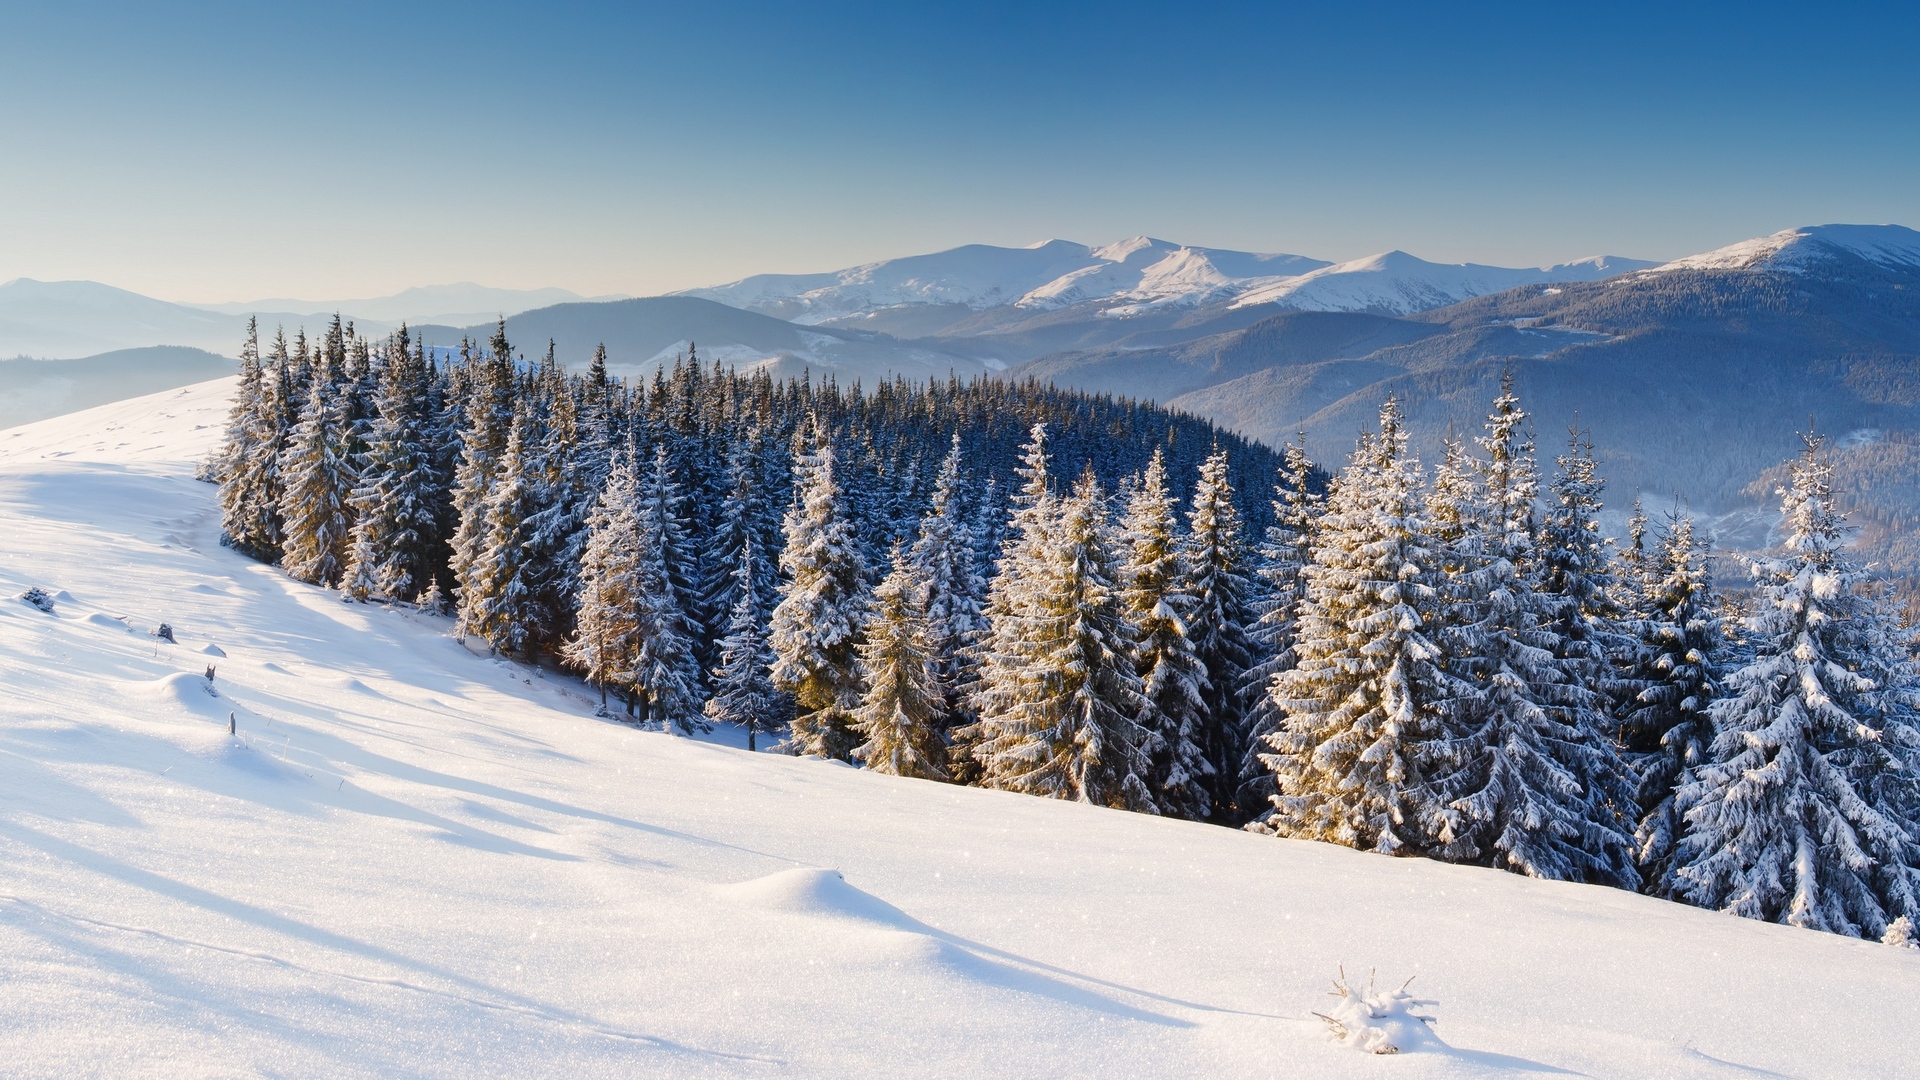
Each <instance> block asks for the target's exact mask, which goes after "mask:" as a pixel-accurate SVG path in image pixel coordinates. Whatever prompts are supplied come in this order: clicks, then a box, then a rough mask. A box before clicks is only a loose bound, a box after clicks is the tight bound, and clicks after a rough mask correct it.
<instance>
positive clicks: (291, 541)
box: [279, 365, 355, 585]
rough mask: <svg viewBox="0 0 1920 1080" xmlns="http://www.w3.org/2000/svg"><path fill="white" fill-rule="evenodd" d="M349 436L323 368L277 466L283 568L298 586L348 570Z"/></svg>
mask: <svg viewBox="0 0 1920 1080" xmlns="http://www.w3.org/2000/svg"><path fill="white" fill-rule="evenodd" d="M349 434H350V433H349V431H348V422H347V414H346V403H345V400H344V398H343V397H341V396H340V395H338V394H337V393H335V386H334V383H333V380H332V379H330V378H328V377H327V376H326V368H325V366H324V365H322V367H321V369H320V371H319V372H317V373H316V375H315V377H314V378H313V380H312V382H311V385H310V387H309V389H308V391H307V403H306V404H305V405H304V406H302V407H301V410H300V422H299V424H298V425H296V426H295V427H294V429H293V435H292V437H291V438H290V439H289V440H288V442H287V446H286V449H285V450H284V451H283V452H282V453H281V459H280V462H279V471H280V473H281V475H282V476H283V477H284V478H285V483H286V487H285V488H284V489H283V490H282V491H281V493H280V518H281V521H282V523H283V535H282V538H281V541H280V550H281V563H282V565H283V566H284V567H285V568H286V571H287V573H288V574H289V575H291V576H293V577H295V578H298V579H300V580H301V581H308V582H312V583H314V584H316V585H332V584H334V583H336V582H338V581H339V580H340V575H341V572H342V571H343V570H344V569H345V566H346V556H347V533H348V530H349V529H351V528H352V519H351V518H350V517H349V512H348V505H347V503H348V499H349V497H350V496H351V494H352V492H353V487H354V479H355V478H354V471H353V465H352V462H350V461H349V460H348V457H347V454H348V446H347V443H348V439H349Z"/></svg>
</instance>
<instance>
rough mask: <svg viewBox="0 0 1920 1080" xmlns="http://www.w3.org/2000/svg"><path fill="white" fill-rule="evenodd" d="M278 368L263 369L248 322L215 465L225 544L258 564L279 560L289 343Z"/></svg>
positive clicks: (254, 326) (282, 347)
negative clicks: (282, 397) (282, 389)
mask: <svg viewBox="0 0 1920 1080" xmlns="http://www.w3.org/2000/svg"><path fill="white" fill-rule="evenodd" d="M277 360H278V363H276V364H275V365H274V366H273V367H271V368H268V367H263V366H262V364H261V360H260V333H259V326H258V323H257V321H256V320H254V319H248V320H247V337H246V341H245V342H244V343H243V344H242V345H241V347H240V386H239V388H238V389H237V390H236V391H235V392H234V398H233V408H232V410H231V411H230V412H229V413H228V417H227V438H226V442H225V443H224V444H223V445H222V447H221V448H220V451H219V454H218V456H217V458H216V461H215V463H214V464H215V469H214V475H215V479H216V480H218V481H219V483H220V532H221V542H222V543H225V544H227V545H228V546H230V547H232V548H234V549H235V550H237V551H240V552H242V553H243V554H246V555H248V556H251V557H253V558H256V559H262V560H268V561H271V560H273V559H277V558H279V557H280V540H281V533H280V510H279V507H278V505H277V501H278V491H277V490H276V487H277V484H276V480H277V472H276V470H277V469H278V466H279V461H278V459H279V455H280V451H281V449H282V447H283V446H284V441H285V437H286V432H285V431H284V430H282V429H281V425H280V424H279V423H278V421H279V419H280V417H279V415H277V414H278V413H279V412H280V410H279V408H278V407H277V406H278V403H277V402H276V401H275V400H274V398H275V395H276V390H277V389H278V388H277V386H276V385H275V383H276V381H277V380H278V379H280V378H282V377H283V375H284V372H283V370H282V366H283V365H284V363H285V360H286V338H285V337H284V335H283V336H282V337H281V338H280V340H279V356H278V358H277Z"/></svg>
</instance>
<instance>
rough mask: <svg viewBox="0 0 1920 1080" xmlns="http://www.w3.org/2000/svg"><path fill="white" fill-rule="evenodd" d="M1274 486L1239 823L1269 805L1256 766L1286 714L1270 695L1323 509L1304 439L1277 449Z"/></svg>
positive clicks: (1244, 697)
mask: <svg viewBox="0 0 1920 1080" xmlns="http://www.w3.org/2000/svg"><path fill="white" fill-rule="evenodd" d="M1281 454H1282V459H1281V460H1282V464H1281V467H1280V472H1279V482H1278V483H1277V484H1276V485H1275V486H1274V499H1273V524H1272V525H1270V526H1268V527H1267V535H1266V537H1265V539H1264V540H1263V541H1262V543H1261V545H1260V558H1259V562H1258V567H1257V572H1258V573H1259V575H1260V578H1261V581H1262V585H1263V587H1262V588H1261V589H1258V590H1256V596H1257V599H1256V601H1255V602H1254V604H1253V612H1254V615H1255V618H1254V622H1253V626H1252V627H1251V628H1250V629H1249V630H1248V631H1247V637H1248V639H1249V640H1250V641H1251V642H1252V643H1253V647H1254V655H1255V657H1256V660H1255V663H1254V664H1253V666H1252V667H1249V668H1248V669H1247V673H1246V675H1245V676H1244V677H1242V679H1241V682H1240V700H1241V701H1242V702H1243V703H1244V705H1245V707H1246V719H1245V720H1244V721H1243V726H1244V727H1245V729H1246V744H1247V746H1246V750H1245V752H1244V753H1243V754H1242V755H1241V759H1240V775H1239V780H1240V787H1239V790H1238V792H1237V794H1236V795H1235V797H1234V803H1235V807H1236V809H1238V810H1239V812H1240V815H1241V816H1242V817H1254V816H1265V814H1266V812H1267V811H1269V810H1270V809H1271V808H1272V805H1273V797H1274V796H1275V795H1277V794H1279V793H1280V789H1279V788H1278V787H1276V786H1275V785H1274V782H1273V770H1272V769H1269V768H1268V767H1267V763H1266V762H1265V761H1263V760H1261V755H1262V754H1265V753H1266V752H1267V751H1268V750H1269V749H1270V746H1269V744H1268V742H1269V741H1268V737H1269V736H1271V735H1273V734H1274V733H1275V732H1278V731H1279V730H1280V726H1281V724H1282V723H1284V722H1285V720H1286V714H1285V713H1283V712H1282V711H1281V710H1280V707H1279V704H1278V703H1277V702H1276V700H1275V699H1274V696H1273V694H1272V693H1271V691H1272V689H1273V685H1274V680H1275V679H1277V678H1279V676H1280V673H1281V672H1283V671H1288V670H1291V669H1292V668H1293V666H1294V663H1295V661H1296V659H1297V656H1296V654H1295V652H1294V647H1293V644H1294V632H1295V627H1296V618H1297V614H1298V609H1299V605H1300V598H1301V595H1302V593H1303V592H1304V589H1305V585H1306V582H1305V578H1304V577H1303V576H1302V572H1303V571H1304V570H1305V569H1306V566H1307V563H1308V561H1309V560H1310V559H1311V558H1312V557H1313V535H1314V527H1315V522H1316V521H1317V519H1318V518H1319V515H1320V508H1321V504H1322V502H1323V500H1322V498H1321V496H1320V495H1319V494H1316V493H1315V492H1314V491H1313V489H1312V483H1313V479H1314V465H1313V462H1312V460H1311V459H1309V458H1308V457H1307V437H1306V434H1305V433H1304V432H1302V433H1301V434H1300V435H1299V437H1298V438H1297V439H1296V441H1294V442H1292V443H1289V444H1287V445H1286V446H1284V447H1282V448H1281Z"/></svg>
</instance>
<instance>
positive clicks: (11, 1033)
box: [0, 382, 1920, 1077]
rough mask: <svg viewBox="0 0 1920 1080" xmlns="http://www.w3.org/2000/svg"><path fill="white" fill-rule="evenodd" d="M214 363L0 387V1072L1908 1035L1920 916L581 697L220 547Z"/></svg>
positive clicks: (1598, 1044)
mask: <svg viewBox="0 0 1920 1080" xmlns="http://www.w3.org/2000/svg"><path fill="white" fill-rule="evenodd" d="M230 387H231V384H230V383H228V382H220V383H210V384H206V385H204V386H200V387H194V388H190V389H187V390H183V391H175V392H170V393H167V394H163V395H158V396H155V397H151V398H145V399H141V400H137V401H130V402H124V403H121V404H117V405H111V406H107V407H104V408H101V409H96V410H93V411H91V412H88V413H82V414H77V415H75V416H71V417H66V418H62V419H58V420H53V421H48V422H45V423H42V424H39V425H35V426H32V427H28V428H20V429H14V430H12V431H5V432H0V594H4V598H3V599H0V1074H5V1075H7V1076H15V1075H20V1076H63V1077H64V1076H78V1075H100V1076H116V1077H120V1076H143V1075H169V1076H225V1075H258V1074H268V1075H283V1076H330V1077H334V1076H362V1075H364V1076H375V1075H378V1076H394V1075H423V1076H476V1075H498V1076H556V1075H564V1076H567V1077H588V1076H662V1075H665V1076H676V1075H725V1076H750V1077H779V1076H832V1077H837V1076H876V1077H892V1076H1151V1077H1181V1076H1206V1077H1243V1076H1244V1077H1255V1076H1299V1077H1348V1076H1353V1077H1360V1076H1366V1077H1372V1076H1393V1077H1438V1076H1508V1075H1521V1074H1528V1073H1545V1074H1557V1075H1567V1074H1568V1073H1572V1074H1586V1075H1592V1076H1602V1077H1656V1076H1672V1077H1753V1076H1764V1075H1772V1074H1784V1075H1790V1076H1809V1077H1811V1076H1836V1077H1837V1076H1877V1077H1891V1076H1896V1075H1903V1074H1907V1075H1910V1074H1911V1070H1912V1068H1913V1063H1914V1062H1915V1061H1916V1060H1920V1028H1916V1025H1915V1024H1914V1023H1913V1015H1914V1013H1913V1009H1914V1001H1915V992H1916V990H1920V953H1916V952H1897V951H1896V950H1894V949H1891V948H1888V947H1885V946H1881V945H1877V944H1872V943H1864V942H1850V941H1845V940H1842V939H1839V938H1836V937H1831V936H1827V935H1822V934H1816V933H1810V932H1804V931H1796V930H1789V929H1784V928H1781V927H1775V926H1764V925H1759V924H1755V923H1751V922H1745V921H1741V920H1736V919H1733V918H1730V917H1726V916H1721V915H1716V914H1712V913H1709V912H1702V911H1695V910H1691V909H1688V908H1684V907H1680V906H1676V905H1672V904H1666V903H1662V902H1659V901H1654V900H1649V899H1645V898H1642V897H1637V896H1633V895H1629V894H1626V893H1621V892H1617V891H1613V890H1608V889H1601V888H1588V887H1582V886H1575V885H1564V884H1552V883H1543V882H1533V881H1526V880H1522V879H1520V878H1517V877H1513V876H1510V875H1506V874H1501V873H1494V872H1489V871H1483V870H1474V869H1467V868H1459V867H1449V866H1442V865H1438V864H1434V863H1428V862H1422V861H1415V860H1395V859H1388V858H1383V857H1379V856H1373V855H1365V854H1360V853H1357V852H1351V851H1346V850H1342V849H1337V848H1332V847H1325V846H1321V845H1315V844H1305V843H1293V842H1284V841H1277V840H1273V839H1268V838H1263V837H1257V836H1252V835H1247V834H1242V833H1235V832H1230V831H1228V830H1225V829H1218V828H1212V827H1207V826H1199V825H1189V824H1182V823H1177V822H1169V821H1159V820H1155V819H1152V818H1146V817H1140V816H1136V815H1130V814H1125V813H1119V812H1114V811H1106V810H1096V809H1092V808H1088V807H1083V806H1075V805H1068V804H1063V803H1057V802H1049V801H1044V800H1040V799H1033V798H1028V797H1024V796H1018V795H1008V794H1000V793H993V792H984V791H978V790H971V789H959V788H952V787H946V786H940V785H935V784H929V783H922V782H917V781H905V780H895V779H890V778H886V777H880V776H875V775H872V774H869V773H865V772H861V771H858V770H854V769H849V768H846V767H843V766H837V765H829V764H824V763H821V762H815V761H798V760H793V759H790V758H784V757H778V756H773V755H768V754H760V755H749V754H747V753H746V752H745V751H743V750H740V749H736V748H734V747H733V746H731V745H720V743H722V742H727V743H731V742H736V741H737V740H735V739H732V738H731V737H730V736H724V737H717V740H716V741H715V742H694V741H689V740H686V739H679V738H673V737H670V736H666V735H660V734H654V733H643V732H638V731H635V730H632V729H630V728H628V727H625V726H623V725H620V724H618V723H612V722H608V721H605V720H596V719H594V718H593V717H592V715H591V714H592V712H593V706H594V702H592V701H591V700H590V699H589V697H588V696H587V694H586V692H585V689H584V688H583V687H581V686H579V685H578V684H577V683H574V682H572V681H571V680H568V679H565V678H562V677H559V676H556V675H548V676H546V677H541V676H540V675H538V674H536V673H534V672H532V671H529V670H526V669H523V668H520V667H516V666H512V665H509V664H506V663H504V662H500V661H496V660H488V659H485V658H482V657H479V656H476V655H474V654H472V653H470V652H468V651H467V650H466V649H464V648H463V647H462V646H460V645H459V644H457V643H456V642H454V641H452V640H450V639H449V638H447V637H446V636H445V624H444V623H443V622H442V621H440V620H436V619H430V618H424V617H421V616H417V615H413V614H408V613H403V612H397V611H385V610H382V609H380V608H378V607H363V606H357V605H350V604H343V603H341V602H340V600H339V599H338V598H337V597H336V596H334V595H333V594H329V593H326V592H322V591H320V590H318V589H313V588H309V587H307V586H303V585H298V584H295V583H293V582H291V581H289V580H287V579H286V578H285V577H283V576H281V575H280V574H279V573H278V572H277V571H275V570H273V569H271V568H268V567H265V566H260V565H257V564H254V563H251V562H249V561H247V560H245V559H243V558H241V557H239V556H237V555H234V554H232V553H231V552H228V551H226V550H224V549H222V548H220V547H219V546H218V544H217V543H216V535H217V515H216V512H215V509H214V502H213V495H214V492H213V489H212V488H210V487H208V486H206V485H204V484H200V483H197V482H196V481H194V480H193V479H192V471H193V463H194V461H195V460H196V459H197V458H199V457H200V456H201V455H203V454H204V453H205V452H206V450H207V449H208V448H209V447H210V446H211V444H212V442H213V440H214V439H215V437H216V436H217V434H218V428H219V425H220V424H221V422H222V420H223V417H224V411H225V395H226V394H227V393H228V392H229V390H230ZM29 585H40V586H42V587H44V588H46V589H47V590H48V591H49V592H52V593H55V594H56V600H57V607H56V610H55V612H54V614H52V615H47V614H43V613H41V612H40V611H38V610H35V609H34V608H32V607H30V606H28V605H26V604H24V603H21V602H18V601H16V600H14V599H13V597H14V596H17V595H18V594H19V593H20V592H21V591H23V590H24V589H25V588H26V587H27V586H29ZM163 620H164V621H166V622H168V623H170V624H172V626H173V627H174V628H175V629H176V632H177V633H176V636H177V638H178V643H177V644H173V645H168V644H165V643H160V642H156V641H155V640H154V639H153V638H152V637H150V636H148V632H149V631H150V630H151V629H152V628H153V626H154V625H155V624H157V623H159V622H161V621H163ZM214 649H217V650H219V651H221V652H224V653H225V656H224V657H220V656H217V655H215V654H214V652H213V651H212V650H214ZM209 663H212V664H216V665H218V670H217V673H216V679H215V682H214V689H215V691H216V692H217V694H218V696H217V697H216V696H213V695H210V694H209V693H208V692H207V689H206V680H205V678H204V675H203V673H204V670H205V668H206V666H207V665H208V664H209ZM229 712H231V713H232V714H233V715H234V717H235V718H236V719H237V724H238V728H239V734H238V735H237V736H233V737H230V736H228V734H227V730H226V729H227V716H228V713H229ZM1343 964H1344V965H1345V969H1346V972H1347V974H1348V976H1349V977H1351V978H1355V979H1364V977H1365V973H1366V972H1368V971H1370V970H1373V969H1377V970H1378V974H1379V980H1380V982H1381V983H1382V984H1383V985H1391V986H1395V987H1397V986H1398V985H1399V984H1400V982H1401V981H1403V980H1404V979H1405V978H1406V977H1407V976H1410V975H1415V976H1418V979H1417V981H1416V982H1415V983H1414V985H1413V988H1412V989H1413V991H1414V992H1415V993H1417V995H1418V996H1419V997H1421V998H1425V999H1430V1000H1433V1001H1437V1002H1438V1004H1437V1005H1435V1006H1432V1007H1430V1008H1427V1009H1425V1010H1424V1011H1426V1012H1428V1013H1430V1014H1432V1015H1435V1016H1437V1017H1438V1019H1439V1023H1438V1025H1437V1026H1436V1028H1435V1029H1434V1034H1435V1036H1436V1037H1437V1038H1436V1041H1434V1042H1432V1043H1430V1044H1422V1045H1421V1046H1420V1047H1419V1048H1417V1049H1415V1050H1412V1051H1409V1052H1406V1053H1402V1054H1399V1055H1397V1056H1394V1057H1390V1058H1386V1057H1376V1056H1373V1055H1369V1054H1364V1053H1360V1052H1358V1051H1355V1050H1353V1049H1350V1048H1348V1047H1345V1046H1342V1045H1339V1044H1336V1043H1334V1042H1332V1041H1331V1039H1330V1036H1329V1035H1328V1033H1327V1025H1326V1024H1324V1023H1323V1022H1322V1021H1320V1020H1319V1019H1317V1018H1315V1017H1314V1016H1313V1015H1312V1014H1313V1011H1314V1010H1325V1009H1327V1008H1329V1007H1330V1005H1329V1002H1331V1000H1332V999H1330V998H1328V997H1326V996H1325V991H1326V990H1327V988H1328V985H1329V983H1330V980H1331V979H1332V978H1333V976H1334V975H1335V974H1336V973H1337V971H1338V969H1339V968H1340V966H1341V965H1343ZM1561 1070H1566V1071H1567V1072H1561Z"/></svg>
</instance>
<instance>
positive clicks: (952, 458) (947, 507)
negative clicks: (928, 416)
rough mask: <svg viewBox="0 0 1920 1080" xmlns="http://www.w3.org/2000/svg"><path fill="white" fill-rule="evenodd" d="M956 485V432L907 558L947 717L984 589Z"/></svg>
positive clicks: (976, 629)
mask: <svg viewBox="0 0 1920 1080" xmlns="http://www.w3.org/2000/svg"><path fill="white" fill-rule="evenodd" d="M960 484H961V477H960V436H959V434H958V433H957V432H956V433H955V434H954V437H953V442H952V444H951V446H950V447H949V449H948V451H947V456H946V458H945V460H943V461H942V462H941V465H940V474H939V476H938V477H937V478H936V479H935V481H934V488H933V496H932V503H931V505H930V506H929V507H928V509H927V512H926V514H925V515H924V516H923V517H921V519H920V536H919V538H918V539H917V540H915V541H914V544H913V552H912V556H911V557H912V560H913V562H914V565H915V568H916V572H917V573H918V575H919V577H920V579H921V580H922V581H923V582H924V583H925V585H926V594H927V595H926V607H927V632H928V635H929V636H928V645H929V647H930V648H931V649H932V650H933V656H934V658H935V661H934V662H935V665H936V671H937V672H938V674H939V678H940V685H941V688H942V690H943V694H944V697H945V707H944V709H943V710H942V711H943V712H945V713H948V714H951V713H952V711H953V710H956V709H958V708H960V706H961V675H962V671H961V663H962V659H963V657H964V656H965V655H966V652H967V650H968V649H969V648H970V647H971V646H972V645H973V643H974V642H975V641H977V640H979V638H980V635H981V634H983V633H984V632H985V631H986V620H985V618H984V617H983V616H982V615H981V611H980V607H981V603H982V601H983V600H984V599H985V597H984V596H983V593H984V592H985V591H986V586H985V582H984V581H983V580H982V578H981V575H980V571H979V567H978V564H977V561H976V557H975V552H974V545H973V532H972V527H971V525H970V524H969V522H968V521H967V518H966V515H965V507H964V505H963V504H962V499H961V489H960Z"/></svg>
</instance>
